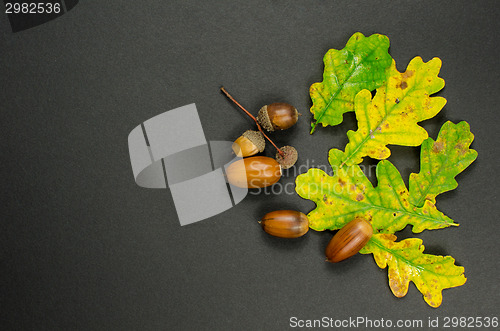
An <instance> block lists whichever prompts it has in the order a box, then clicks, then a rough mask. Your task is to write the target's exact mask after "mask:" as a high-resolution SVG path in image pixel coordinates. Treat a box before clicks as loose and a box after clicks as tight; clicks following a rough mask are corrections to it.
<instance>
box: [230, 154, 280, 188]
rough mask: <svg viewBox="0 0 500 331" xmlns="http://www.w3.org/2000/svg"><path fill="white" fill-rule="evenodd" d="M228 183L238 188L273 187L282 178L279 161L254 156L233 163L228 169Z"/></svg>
mask: <svg viewBox="0 0 500 331" xmlns="http://www.w3.org/2000/svg"><path fill="white" fill-rule="evenodd" d="M226 176H227V181H228V182H229V183H230V184H232V185H234V186H237V187H243V188H261V187H266V186H271V185H273V184H274V183H276V182H277V181H279V180H280V178H281V166H280V165H279V163H278V161H276V160H275V159H273V158H271V157H267V156H252V157H247V158H244V159H241V160H238V161H235V162H233V163H231V164H230V165H229V166H228V167H227V169H226Z"/></svg>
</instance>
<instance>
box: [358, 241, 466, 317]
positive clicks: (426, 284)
mask: <svg viewBox="0 0 500 331" xmlns="http://www.w3.org/2000/svg"><path fill="white" fill-rule="evenodd" d="M396 239H397V238H396V236H395V235H393V234H375V235H373V236H372V238H371V239H370V241H369V242H368V244H366V246H365V247H363V249H362V250H361V251H360V253H361V254H373V257H374V259H375V262H376V263H377V265H378V266H379V267H380V268H382V269H385V268H386V267H387V266H389V271H388V277H389V287H390V288H391V291H392V293H393V294H394V295H395V296H396V297H398V298H401V297H404V296H405V295H406V293H407V292H408V285H409V284H410V281H412V282H413V283H415V285H416V287H417V289H418V290H419V291H420V292H421V293H422V294H423V296H424V300H425V302H427V303H428V304H429V305H430V306H431V307H434V308H437V307H439V306H440V305H441V302H442V301H443V295H442V290H444V289H447V288H451V287H457V286H461V285H463V284H465V282H466V280H467V279H466V278H465V276H464V268H463V267H459V266H457V265H455V259H454V258H452V257H451V256H438V255H431V254H424V253H423V252H424V246H423V245H422V240H421V239H417V238H410V239H405V240H402V241H399V242H396Z"/></svg>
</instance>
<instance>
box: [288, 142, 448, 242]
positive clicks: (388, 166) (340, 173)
mask: <svg viewBox="0 0 500 331" xmlns="http://www.w3.org/2000/svg"><path fill="white" fill-rule="evenodd" d="M343 158H344V154H343V152H342V151H340V150H337V149H331V150H330V154H329V162H330V164H331V166H332V168H333V170H334V174H333V176H329V175H327V174H326V173H325V172H324V171H323V170H320V169H316V168H312V169H309V171H308V172H307V173H305V174H301V175H299V176H297V178H296V181H295V183H296V187H295V190H296V192H297V193H298V194H299V195H300V196H301V197H302V198H305V199H309V200H312V201H314V202H315V203H316V208H315V209H314V210H313V211H311V212H310V213H309V215H308V217H309V226H310V227H311V228H312V229H314V230H317V231H322V230H325V229H329V230H336V229H340V228H341V227H343V226H344V225H345V224H347V223H348V222H349V221H351V220H352V219H354V218H355V217H362V218H365V219H366V220H369V221H370V223H371V224H372V226H373V228H374V231H375V232H380V233H393V232H395V231H399V230H402V229H403V228H404V227H406V225H408V224H411V225H412V226H413V228H412V230H413V232H415V233H420V232H422V231H423V230H425V229H429V230H432V229H441V228H445V227H448V226H457V225H458V224H456V223H454V222H453V220H451V219H450V218H448V217H447V216H445V215H444V214H443V213H441V212H440V211H438V210H437V209H436V206H435V205H434V204H433V203H432V202H430V201H426V202H425V203H424V205H423V206H422V207H419V208H417V207H415V206H413V205H412V204H410V202H409V199H410V197H409V192H408V190H407V188H406V186H405V184H404V182H403V179H402V178H401V175H400V173H399V171H398V170H397V169H396V167H394V165H393V164H392V163H391V162H389V161H381V162H379V163H378V165H377V168H376V175H377V180H378V186H377V187H373V185H372V184H371V182H370V181H369V180H368V178H366V176H365V175H364V173H363V171H362V170H361V168H360V167H359V166H358V165H352V166H344V167H340V163H341V161H342V159H343Z"/></svg>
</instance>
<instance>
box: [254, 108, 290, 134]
mask: <svg viewBox="0 0 500 331" xmlns="http://www.w3.org/2000/svg"><path fill="white" fill-rule="evenodd" d="M298 118H299V112H298V111H297V109H296V108H295V107H294V106H292V105H290V104H288V103H284V102H275V103H272V104H270V105H266V106H264V107H262V108H261V109H260V110H259V113H258V115H257V121H258V122H259V124H260V125H261V126H263V127H264V128H265V129H266V130H267V131H276V130H285V129H288V128H289V127H291V126H293V125H294V124H295V123H297V119H298Z"/></svg>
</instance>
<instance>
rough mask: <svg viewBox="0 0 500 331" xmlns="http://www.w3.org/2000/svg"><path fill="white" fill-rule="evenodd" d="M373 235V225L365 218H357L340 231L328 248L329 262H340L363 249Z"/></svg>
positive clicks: (327, 257)
mask: <svg viewBox="0 0 500 331" xmlns="http://www.w3.org/2000/svg"><path fill="white" fill-rule="evenodd" d="M372 234H373V228H372V225H371V224H370V223H369V222H368V221H366V220H365V219H363V218H355V219H353V220H352V221H350V222H349V223H347V224H346V225H344V227H343V228H342V229H340V230H339V231H338V232H337V233H336V234H335V236H333V238H332V240H331V241H330V243H329V244H328V246H327V247H326V251H325V254H326V259H327V261H328V262H334V263H336V262H340V261H343V260H345V259H347V258H349V257H351V256H353V255H355V254H356V253H357V252H359V251H360V250H361V248H363V247H364V246H365V245H366V243H367V242H368V241H369V240H370V238H371V237H372Z"/></svg>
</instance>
